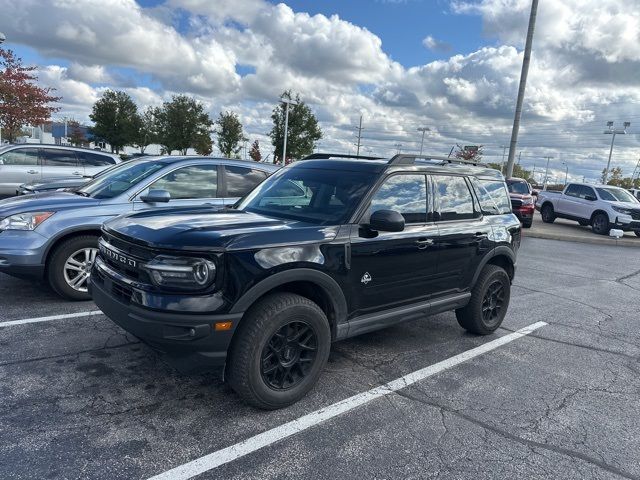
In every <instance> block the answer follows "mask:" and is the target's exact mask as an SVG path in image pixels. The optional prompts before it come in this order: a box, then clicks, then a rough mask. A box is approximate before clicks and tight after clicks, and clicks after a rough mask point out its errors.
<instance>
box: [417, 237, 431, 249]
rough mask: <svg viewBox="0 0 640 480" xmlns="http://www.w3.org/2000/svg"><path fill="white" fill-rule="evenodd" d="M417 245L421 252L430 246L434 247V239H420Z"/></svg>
mask: <svg viewBox="0 0 640 480" xmlns="http://www.w3.org/2000/svg"><path fill="white" fill-rule="evenodd" d="M416 245H417V246H418V248H419V249H420V250H424V249H425V248H427V247H428V246H430V245H433V239H432V238H419V239H418V240H416Z"/></svg>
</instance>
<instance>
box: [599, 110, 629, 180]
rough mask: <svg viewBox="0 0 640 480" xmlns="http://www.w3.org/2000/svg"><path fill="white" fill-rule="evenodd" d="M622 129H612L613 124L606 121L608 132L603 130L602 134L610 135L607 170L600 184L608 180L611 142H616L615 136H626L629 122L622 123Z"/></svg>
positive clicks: (611, 150) (611, 152)
mask: <svg viewBox="0 0 640 480" xmlns="http://www.w3.org/2000/svg"><path fill="white" fill-rule="evenodd" d="M623 125H624V128H618V129H616V128H614V127H613V122H612V121H608V122H607V127H608V130H605V131H604V133H605V135H611V148H609V160H607V168H606V169H605V170H604V175H603V180H604V181H603V182H602V183H605V184H606V183H607V180H608V179H609V168H610V167H611V155H612V154H613V142H614V141H615V140H616V135H626V134H627V128H629V126H630V125H631V122H624V124H623Z"/></svg>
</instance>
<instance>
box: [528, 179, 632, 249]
mask: <svg viewBox="0 0 640 480" xmlns="http://www.w3.org/2000/svg"><path fill="white" fill-rule="evenodd" d="M536 209H537V210H540V213H541V215H542V221H543V222H546V223H552V222H553V221H554V220H555V219H556V218H567V219H569V220H575V221H576V222H578V223H580V225H591V228H592V229H593V231H594V232H595V233H598V234H600V235H608V234H609V231H610V230H611V229H612V228H618V229H620V230H625V231H633V232H635V234H636V235H637V236H639V237H640V201H638V199H637V198H636V197H634V196H633V195H632V194H631V193H630V192H629V191H628V190H625V189H623V188H619V187H613V186H611V185H589V184H585V183H570V184H568V185H567V186H566V187H565V188H564V190H563V191H562V192H550V191H548V190H546V191H542V192H539V194H538V199H537V201H536Z"/></svg>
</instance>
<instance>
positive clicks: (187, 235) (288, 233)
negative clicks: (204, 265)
mask: <svg viewBox="0 0 640 480" xmlns="http://www.w3.org/2000/svg"><path fill="white" fill-rule="evenodd" d="M338 228H339V227H326V226H320V225H312V224H309V223H305V222H299V221H296V220H284V219H276V218H271V217H266V216H263V215H258V214H255V213H249V212H239V211H235V210H222V211H219V210H215V209H211V208H206V207H204V208H196V209H193V208H191V209H184V208H176V209H170V208H167V209H159V210H153V211H145V212H140V213H134V214H130V215H125V216H121V217H117V218H115V219H113V220H111V221H109V222H107V223H105V225H104V229H105V231H107V232H108V233H111V234H114V235H116V236H119V237H124V238H126V239H128V240H130V241H131V242H133V243H138V244H143V245H146V246H149V247H152V248H159V249H166V250H184V251H212V250H217V251H220V250H243V249H250V248H266V247H271V246H276V245H282V244H292V243H293V244H296V245H300V244H305V243H319V242H325V241H329V240H332V239H333V238H335V236H336V234H337V232H338Z"/></svg>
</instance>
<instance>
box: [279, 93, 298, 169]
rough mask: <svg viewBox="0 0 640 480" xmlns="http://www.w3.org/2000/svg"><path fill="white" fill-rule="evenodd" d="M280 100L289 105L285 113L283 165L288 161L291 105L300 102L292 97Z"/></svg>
mask: <svg viewBox="0 0 640 480" xmlns="http://www.w3.org/2000/svg"><path fill="white" fill-rule="evenodd" d="M280 101H281V102H282V103H284V104H285V105H286V106H287V107H286V109H285V114H284V145H283V146H282V165H286V163H287V135H288V133H289V105H297V104H298V102H296V101H295V100H291V99H290V98H284V97H280Z"/></svg>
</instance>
